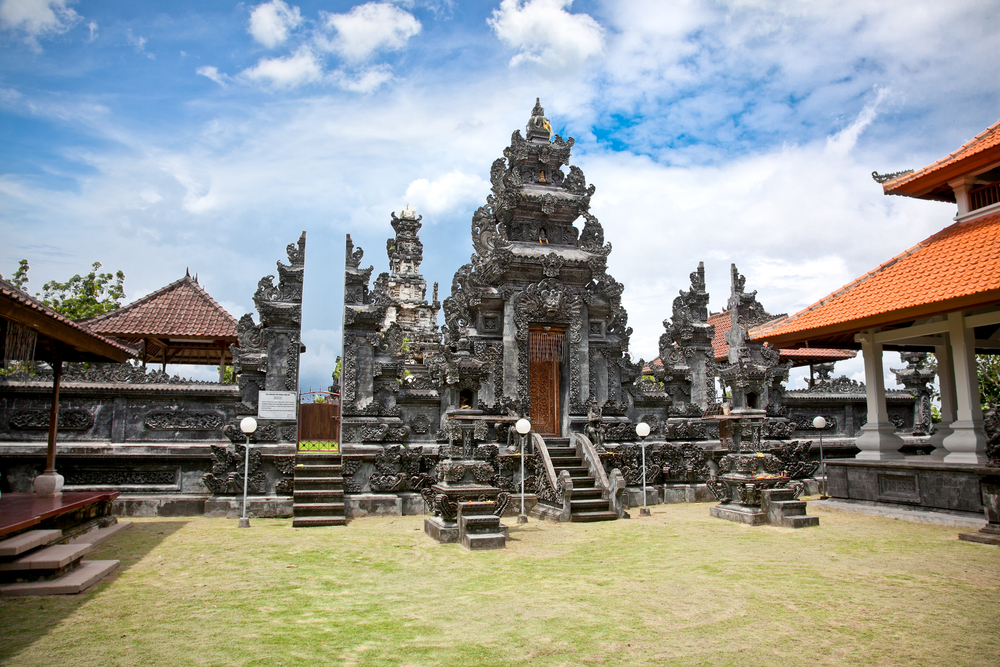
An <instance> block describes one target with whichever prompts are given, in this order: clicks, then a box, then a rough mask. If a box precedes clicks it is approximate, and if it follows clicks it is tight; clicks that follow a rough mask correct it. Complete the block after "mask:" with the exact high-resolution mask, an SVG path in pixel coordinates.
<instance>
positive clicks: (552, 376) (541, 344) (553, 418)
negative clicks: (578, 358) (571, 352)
mask: <svg viewBox="0 0 1000 667" xmlns="http://www.w3.org/2000/svg"><path fill="white" fill-rule="evenodd" d="M564 335H565V332H564V331H562V330H557V329H555V328H551V327H550V328H548V329H546V328H543V327H539V328H534V327H532V328H531V329H530V330H529V335H528V393H529V395H530V396H531V428H532V430H534V431H535V432H536V433H540V434H541V435H549V436H559V435H561V431H562V429H561V419H560V414H559V362H560V361H561V359H562V341H563V337H564Z"/></svg>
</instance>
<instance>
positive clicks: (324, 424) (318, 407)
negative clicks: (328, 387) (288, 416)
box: [298, 391, 340, 452]
mask: <svg viewBox="0 0 1000 667" xmlns="http://www.w3.org/2000/svg"><path fill="white" fill-rule="evenodd" d="M306 396H312V397H313V400H312V401H310V402H308V403H302V398H303V397H306ZM299 403H300V405H299V445H298V448H299V451H313V452H336V451H340V394H331V393H330V392H328V391H310V392H306V393H304V394H301V395H300V397H299Z"/></svg>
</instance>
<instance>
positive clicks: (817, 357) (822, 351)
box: [708, 310, 857, 366]
mask: <svg viewBox="0 0 1000 667" xmlns="http://www.w3.org/2000/svg"><path fill="white" fill-rule="evenodd" d="M708 323H709V324H711V325H713V326H715V338H713V339H712V348H713V349H714V351H715V360H716V361H725V362H728V361H729V343H727V342H726V333H727V332H728V331H729V330H730V329H732V328H733V318H732V317H731V316H730V314H729V311H728V310H724V311H722V312H721V313H713V314H711V315H709V317H708ZM780 352H781V356H780V357H779V359H780V361H791V362H792V366H805V365H807V364H812V363H818V362H822V361H842V360H844V359H853V358H854V357H855V356H857V353H856V352H853V351H850V352H847V351H844V350H836V349H830V348H822V347H810V348H803V349H788V350H780Z"/></svg>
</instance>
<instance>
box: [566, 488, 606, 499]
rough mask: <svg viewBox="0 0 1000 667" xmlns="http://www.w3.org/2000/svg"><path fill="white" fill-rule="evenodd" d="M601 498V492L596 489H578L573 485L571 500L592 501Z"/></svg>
mask: <svg viewBox="0 0 1000 667" xmlns="http://www.w3.org/2000/svg"><path fill="white" fill-rule="evenodd" d="M600 497H601V490H600V489H598V488H597V487H579V486H576V485H575V484H574V485H573V500H594V499H597V498H600Z"/></svg>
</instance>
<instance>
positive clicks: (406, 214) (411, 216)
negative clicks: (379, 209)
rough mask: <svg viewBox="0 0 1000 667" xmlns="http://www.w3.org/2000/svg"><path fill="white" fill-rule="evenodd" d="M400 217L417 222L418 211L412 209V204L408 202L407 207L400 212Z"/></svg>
mask: <svg viewBox="0 0 1000 667" xmlns="http://www.w3.org/2000/svg"><path fill="white" fill-rule="evenodd" d="M399 217H400V218H402V219H403V220H416V219H417V211H416V209H412V208H410V203H409V202H407V203H406V207H405V208H404V209H403V210H402V211H400V212H399Z"/></svg>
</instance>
